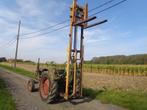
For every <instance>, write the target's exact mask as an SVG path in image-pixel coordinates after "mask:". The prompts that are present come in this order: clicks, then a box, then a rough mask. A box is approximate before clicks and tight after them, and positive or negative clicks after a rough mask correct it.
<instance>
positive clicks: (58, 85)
mask: <svg viewBox="0 0 147 110" xmlns="http://www.w3.org/2000/svg"><path fill="white" fill-rule="evenodd" d="M94 19H96V17H95V16H94V17H88V4H86V5H85V6H84V7H82V6H79V5H78V4H77V0H74V1H73V4H72V6H71V8H70V34H69V45H68V58H67V64H66V68H65V69H56V68H54V67H53V68H50V69H40V66H39V61H38V66H37V71H36V75H35V76H36V78H35V79H30V80H29V81H28V85H27V87H28V90H29V91H30V92H33V91H34V90H35V84H39V92H40V97H41V99H42V100H43V101H45V102H46V103H52V102H55V101H57V100H58V99H59V98H58V97H61V98H63V99H66V100H68V99H71V98H79V97H82V96H83V91H82V85H83V84H82V75H83V60H84V58H83V56H84V45H83V39H84V35H83V34H84V29H87V28H90V27H93V26H96V25H99V24H102V23H104V22H107V20H103V21H101V22H97V23H95V24H92V25H88V22H89V21H92V20H94ZM78 30H80V36H79V34H78Z"/></svg>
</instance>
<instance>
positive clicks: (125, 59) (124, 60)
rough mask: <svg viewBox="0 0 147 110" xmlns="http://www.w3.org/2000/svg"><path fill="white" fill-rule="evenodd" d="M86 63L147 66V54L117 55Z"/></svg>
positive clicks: (96, 58)
mask: <svg viewBox="0 0 147 110" xmlns="http://www.w3.org/2000/svg"><path fill="white" fill-rule="evenodd" d="M85 63H87V64H90V63H93V64H136V65H141V64H147V54H138V55H129V56H126V55H115V56H106V57H93V58H92V60H90V61H85Z"/></svg>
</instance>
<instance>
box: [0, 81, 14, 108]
mask: <svg viewBox="0 0 147 110" xmlns="http://www.w3.org/2000/svg"><path fill="white" fill-rule="evenodd" d="M0 110H16V106H15V103H14V100H13V99H12V95H11V94H10V92H9V91H8V90H7V88H6V84H5V82H4V81H3V80H2V79H0Z"/></svg>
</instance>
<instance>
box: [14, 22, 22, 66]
mask: <svg viewBox="0 0 147 110" xmlns="http://www.w3.org/2000/svg"><path fill="white" fill-rule="evenodd" d="M20 24H21V21H19V24H18V34H17V42H16V51H15V60H14V68H16V63H17V53H18V45H19V33H20Z"/></svg>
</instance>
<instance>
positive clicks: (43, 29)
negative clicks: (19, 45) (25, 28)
mask: <svg viewBox="0 0 147 110" xmlns="http://www.w3.org/2000/svg"><path fill="white" fill-rule="evenodd" d="M68 21H69V19H68V20H65V21H62V22H59V23H57V24H55V25H52V26H49V27H46V28H42V29H40V30H38V31H34V32H30V33H25V34H22V35H20V36H27V35H31V34H35V33H39V32H41V31H45V30H48V29H51V28H53V27H56V26H59V25H61V24H64V23H66V22H68Z"/></svg>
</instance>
